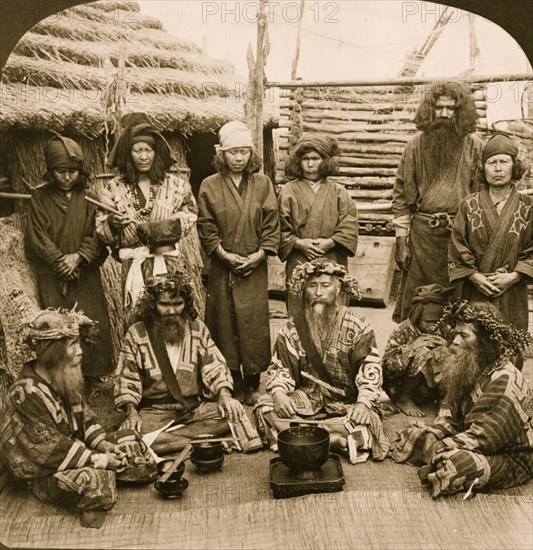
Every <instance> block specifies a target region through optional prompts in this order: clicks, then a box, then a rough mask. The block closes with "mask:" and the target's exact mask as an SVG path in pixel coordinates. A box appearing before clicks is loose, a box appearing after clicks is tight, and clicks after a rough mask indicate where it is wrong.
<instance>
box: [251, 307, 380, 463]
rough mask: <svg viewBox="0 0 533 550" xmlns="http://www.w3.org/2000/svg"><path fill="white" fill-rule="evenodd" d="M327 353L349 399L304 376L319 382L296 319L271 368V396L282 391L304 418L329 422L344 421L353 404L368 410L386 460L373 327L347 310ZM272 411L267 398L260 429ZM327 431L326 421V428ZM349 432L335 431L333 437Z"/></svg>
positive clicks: (376, 447) (335, 381) (374, 443)
mask: <svg viewBox="0 0 533 550" xmlns="http://www.w3.org/2000/svg"><path fill="white" fill-rule="evenodd" d="M322 350H325V351H323V352H322V353H321V356H322V361H323V363H324V366H325V368H326V370H327V372H328V374H329V376H330V378H331V383H332V386H334V387H335V388H337V389H339V390H344V392H345V396H344V397H343V396H340V395H339V394H338V393H335V392H332V391H330V390H329V389H326V388H324V387H323V386H321V385H319V384H317V383H316V382H314V381H312V380H309V379H308V378H306V377H304V376H302V375H301V373H302V372H306V373H309V374H311V375H312V376H314V377H315V378H319V376H318V375H317V374H316V372H315V371H314V369H313V367H312V365H310V364H309V362H308V361H307V357H306V353H305V351H304V349H303V347H302V343H301V341H300V337H299V335H298V332H297V331H296V327H295V325H294V321H293V319H292V318H291V319H289V321H288V322H287V323H286V324H285V325H284V326H283V327H282V328H281V329H280V331H279V334H278V338H277V340H276V345H275V347H274V354H273V356H272V361H271V363H270V366H269V368H268V381H267V385H266V390H267V392H268V393H269V394H270V395H273V394H274V393H276V391H279V390H282V391H283V392H284V393H286V394H288V395H289V396H290V397H291V400H292V401H293V404H294V406H295V408H296V410H297V411H298V412H299V414H300V415H301V416H306V417H313V416H315V415H317V414H319V413H325V415H326V416H327V417H329V416H332V417H342V416H344V415H345V414H346V406H347V405H349V404H353V403H363V404H365V405H367V406H368V407H369V408H370V410H371V424H370V425H369V427H368V429H369V432H370V434H369V435H368V438H369V440H370V445H371V448H372V455H373V458H374V460H382V459H383V458H385V456H386V454H387V451H388V448H389V443H388V440H387V438H386V436H385V434H384V433H383V427H382V425H381V420H380V418H379V416H378V414H377V412H376V409H375V405H376V403H377V400H378V398H379V396H380V394H381V384H382V372H381V365H380V357H379V353H378V350H377V347H376V340H375V336H374V331H373V330H372V328H371V327H370V325H369V324H368V321H367V320H366V319H365V318H364V317H363V316H362V315H359V314H358V313H357V312H356V311H355V310H354V309H353V308H348V307H345V306H341V307H340V309H339V312H338V313H337V317H336V320H335V326H334V328H333V329H332V330H331V331H329V335H328V336H327V337H326V339H324V340H323V342H322ZM272 410H273V407H272V400H271V399H270V398H269V396H266V397H265V398H262V399H261V400H260V402H259V404H258V408H257V410H256V421H257V422H258V424H259V426H260V427H261V424H262V423H264V421H265V420H266V418H265V416H266V415H267V414H273V413H272ZM262 416H263V418H261V417H262ZM333 421H334V422H336V423H337V424H339V422H342V421H339V420H336V419H335V418H333ZM267 422H268V420H267ZM327 426H328V420H327V419H326V420H324V426H323V427H327ZM346 427H347V428H348V432H354V431H355V430H357V429H358V427H355V426H353V427H350V423H348V425H347V426H346ZM343 430H344V428H335V429H334V430H333V431H339V432H343Z"/></svg>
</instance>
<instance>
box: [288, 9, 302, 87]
mask: <svg viewBox="0 0 533 550" xmlns="http://www.w3.org/2000/svg"><path fill="white" fill-rule="evenodd" d="M304 9H305V0H300V14H301V17H300V19H299V21H298V27H297V30H296V49H295V52H294V59H293V60H292V67H291V80H296V77H297V76H298V60H299V59H300V40H301V38H302V19H303V14H304V13H305V12H304Z"/></svg>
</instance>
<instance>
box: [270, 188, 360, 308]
mask: <svg viewBox="0 0 533 550" xmlns="http://www.w3.org/2000/svg"><path fill="white" fill-rule="evenodd" d="M278 205H279V212H280V220H281V244H280V249H279V257H280V259H281V261H282V262H285V261H286V262H287V266H286V281H289V280H290V277H291V275H292V271H293V270H294V268H295V267H296V266H297V265H298V264H299V263H304V262H306V261H307V258H306V257H305V256H304V255H303V254H302V253H301V252H299V251H297V250H295V249H294V244H295V243H296V240H297V239H315V238H324V239H329V238H332V239H333V240H334V241H335V246H334V247H333V248H332V249H330V250H328V252H327V253H326V257H327V258H330V259H332V260H333V261H335V262H337V263H339V264H341V265H343V266H344V267H348V257H349V256H354V255H355V251H356V249H357V235H358V224H357V207H356V206H355V203H354V202H353V200H352V199H351V198H350V196H349V195H348V192H347V191H346V189H345V188H344V187H342V186H341V185H338V184H336V183H333V182H331V181H328V180H327V179H325V180H324V181H322V182H320V183H319V184H318V191H317V192H316V193H315V192H314V191H313V190H312V189H311V186H310V185H309V183H308V182H306V181H303V180H291V181H289V182H287V183H286V184H285V185H284V186H283V187H282V188H281V191H280V194H279V197H278ZM301 307H302V305H301V302H300V300H298V299H296V298H294V297H293V296H292V295H291V294H290V293H289V292H288V293H287V311H288V313H289V316H290V315H294V313H295V312H296V311H297V310H299V309H300V308H301Z"/></svg>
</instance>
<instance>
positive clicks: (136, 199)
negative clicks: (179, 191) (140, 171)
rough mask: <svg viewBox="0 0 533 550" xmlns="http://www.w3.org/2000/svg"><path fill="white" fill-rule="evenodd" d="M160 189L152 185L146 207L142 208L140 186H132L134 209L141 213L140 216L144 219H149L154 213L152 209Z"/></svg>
mask: <svg viewBox="0 0 533 550" xmlns="http://www.w3.org/2000/svg"><path fill="white" fill-rule="evenodd" d="M157 190H158V187H157V185H154V184H153V183H151V184H150V193H149V195H148V200H147V201H146V203H145V205H144V206H143V207H141V197H140V193H141V190H140V189H139V186H138V185H137V184H136V183H134V184H132V185H130V191H131V199H132V202H133V208H134V209H135V210H136V211H137V212H139V214H140V215H141V216H143V217H145V218H146V217H148V216H149V215H150V212H151V211H152V208H153V207H154V203H155V198H156V195H157Z"/></svg>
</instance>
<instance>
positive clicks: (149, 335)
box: [115, 272, 262, 454]
mask: <svg viewBox="0 0 533 550" xmlns="http://www.w3.org/2000/svg"><path fill="white" fill-rule="evenodd" d="M136 316H137V319H138V321H137V322H136V323H134V324H133V325H132V326H131V327H130V328H129V330H128V332H127V334H126V336H125V339H124V343H123V346H122V349H121V352H120V356H119V360H118V364H117V369H116V372H115V406H116V407H117V409H118V410H119V411H123V412H124V413H125V415H126V419H125V421H124V422H123V424H122V427H127V428H133V429H134V430H137V431H138V432H140V433H141V434H143V439H144V441H145V442H146V443H147V444H148V445H150V446H151V447H152V449H153V450H154V451H155V452H156V453H157V454H166V453H170V452H174V451H178V450H181V449H183V448H184V447H185V446H186V445H188V444H189V442H190V440H191V438H194V437H195V436H198V435H202V434H212V435H218V436H224V435H226V434H228V433H229V432H230V431H231V432H232V433H233V435H234V436H235V437H236V438H237V439H238V440H239V441H238V442H236V443H235V446H236V447H237V448H239V449H241V450H243V451H251V450H255V449H258V448H261V447H262V444H261V441H260V439H259V436H258V434H257V431H256V430H255V428H254V427H253V425H252V423H251V422H250V420H249V419H248V417H247V416H246V413H245V411H244V407H243V406H242V405H241V404H240V403H239V401H237V400H236V399H234V398H233V397H232V395H231V392H232V390H233V380H232V377H231V371H230V370H229V368H228V366H227V364H226V361H225V360H224V357H223V355H222V354H221V352H220V351H219V350H218V348H217V347H216V346H215V344H214V342H213V340H212V339H211V336H210V334H209V331H208V330H207V327H206V326H205V324H204V323H203V322H202V321H200V319H198V318H197V317H198V312H197V311H196V308H195V306H194V299H193V285H192V282H191V279H190V278H189V276H188V275H186V274H184V273H179V272H176V273H167V274H164V275H159V276H157V277H153V278H150V279H148V280H147V281H146V287H145V290H144V294H143V295H142V296H141V298H140V299H139V303H138V305H137V309H136ZM167 429H169V431H166V430H167Z"/></svg>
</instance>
